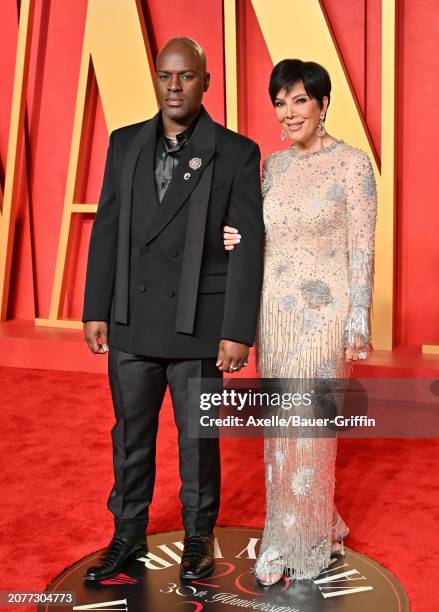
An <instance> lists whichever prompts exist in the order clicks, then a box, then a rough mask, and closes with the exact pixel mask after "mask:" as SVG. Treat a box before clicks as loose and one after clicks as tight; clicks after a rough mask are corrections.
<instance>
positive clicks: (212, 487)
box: [83, 38, 263, 581]
mask: <svg viewBox="0 0 439 612" xmlns="http://www.w3.org/2000/svg"><path fill="white" fill-rule="evenodd" d="M155 83H156V91H157V98H158V101H159V104H160V109H161V110H160V111H159V112H158V113H157V114H156V115H155V116H154V117H153V118H152V119H149V120H148V121H144V122H142V123H138V124H135V125H129V126H127V127H123V128H121V129H118V130H115V131H114V132H112V134H111V136H110V143H109V148H108V154H107V161H106V166H105V173H104V180H103V185H102V191H101V196H100V200H99V206H98V210H97V213H96V218H95V221H94V224H93V230H92V234H91V240H90V247H89V256H88V265H87V278H86V287H85V299H84V312H83V321H84V332H85V339H86V341H87V343H88V345H89V347H90V350H91V351H92V352H93V353H94V354H96V355H104V354H106V353H107V352H108V368H109V380H110V387H111V393H112V399H113V404H114V411H115V417H116V423H115V425H114V427H113V429H112V440H113V457H114V479H115V481H114V486H113V488H112V491H111V493H110V497H109V500H108V508H109V510H110V511H111V512H112V513H113V515H114V520H115V531H114V535H113V538H112V540H111V542H110V544H109V546H108V548H107V549H106V552H105V554H104V555H103V557H102V558H101V559H100V561H99V562H98V564H97V565H95V566H94V567H91V568H89V569H88V570H87V572H86V575H85V578H86V579H87V580H92V581H99V580H104V579H108V578H111V577H112V576H115V575H116V574H118V573H119V572H121V571H122V570H123V569H124V568H125V566H126V565H127V563H128V562H129V560H131V559H133V558H136V557H139V556H141V555H144V554H146V552H147V544H146V528H147V524H148V516H149V514H148V512H149V506H150V503H151V500H152V495H153V489H154V479H155V449H156V435H157V428H158V418H159V411H160V407H161V404H162V401H163V397H164V394H165V391H166V388H167V387H168V386H169V389H170V392H171V397H172V403H173V409H174V415H175V422H176V425H177V428H178V443H179V465H180V477H181V490H180V500H181V503H182V518H183V525H184V529H185V540H184V551H183V555H182V562H181V569H180V575H181V577H182V578H183V579H194V578H201V577H205V576H208V575H209V574H211V573H212V571H213V567H214V562H213V528H214V525H215V521H216V518H217V515H218V510H219V501H220V457H219V440H218V439H217V438H200V437H199V438H195V437H190V436H189V433H188V423H189V420H190V419H191V418H194V417H196V416H197V414H198V415H199V401H198V402H195V401H194V399H193V398H191V396H190V395H189V394H188V379H190V378H196V379H203V378H210V379H212V378H213V379H218V380H219V382H221V378H222V375H223V372H239V370H240V369H241V368H243V367H245V366H246V365H247V360H248V351H249V347H250V346H251V345H252V343H253V339H254V334H255V327H256V318H257V312H258V306H259V295H260V290H261V281H262V235H263V220H262V203H261V192H260V179H259V162H260V152H259V148H258V146H257V145H256V144H255V143H254V142H252V141H251V140H249V139H248V138H245V137H244V136H240V135H238V134H236V133H235V132H232V131H230V130H227V129H225V128H224V127H222V126H221V125H219V124H218V123H215V122H214V121H213V120H212V119H211V117H210V116H209V114H208V113H207V112H206V110H205V109H204V107H203V106H202V98H203V94H204V92H206V91H207V90H208V88H209V83H210V75H209V73H208V72H207V67H206V57H205V54H204V51H203V49H202V48H201V47H200V45H199V44H198V43H196V42H195V41H193V40H191V39H188V38H176V39H172V40H171V41H169V42H168V43H167V44H166V45H165V47H164V48H163V49H162V50H161V51H160V53H159V55H158V57H157V61H156V75H155ZM128 103H129V101H128ZM225 224H228V225H232V226H234V227H239V228H240V230H241V231H244V232H245V235H246V236H248V237H249V240H246V241H245V244H242V245H240V248H239V249H235V250H234V251H232V252H226V251H225V250H224V247H223V242H222V228H223V226H224V225H225Z"/></svg>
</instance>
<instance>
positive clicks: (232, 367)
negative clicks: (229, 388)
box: [229, 365, 238, 372]
mask: <svg viewBox="0 0 439 612" xmlns="http://www.w3.org/2000/svg"><path fill="white" fill-rule="evenodd" d="M237 369H238V368H237V367H235V366H232V365H231V366H229V370H231V371H232V372H235V370H237Z"/></svg>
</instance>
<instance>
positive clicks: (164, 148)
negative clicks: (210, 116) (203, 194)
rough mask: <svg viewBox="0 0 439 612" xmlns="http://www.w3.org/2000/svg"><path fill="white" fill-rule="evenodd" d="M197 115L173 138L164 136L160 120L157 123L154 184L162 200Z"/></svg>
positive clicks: (192, 129) (158, 196)
mask: <svg viewBox="0 0 439 612" xmlns="http://www.w3.org/2000/svg"><path fill="white" fill-rule="evenodd" d="M197 119H198V117H197V118H196V119H195V120H194V121H193V122H192V124H191V125H190V126H189V127H188V128H187V130H185V131H184V132H181V133H180V134H177V138H176V139H175V140H174V139H172V138H169V137H168V136H165V134H164V131H163V123H162V122H161V121H160V122H159V125H158V134H157V145H156V150H155V184H156V189H157V198H158V200H159V202H161V201H162V199H163V196H164V195H165V193H166V190H167V188H168V186H169V183H170V182H171V179H172V176H173V174H174V170H175V168H176V167H177V166H178V163H179V161H180V159H181V156H182V155H183V149H184V148H185V146H186V145H187V143H188V141H189V138H190V137H191V135H192V132H193V131H194V129H195V125H196V123H197Z"/></svg>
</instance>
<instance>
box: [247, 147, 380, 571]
mask: <svg viewBox="0 0 439 612" xmlns="http://www.w3.org/2000/svg"><path fill="white" fill-rule="evenodd" d="M262 191H263V196H264V222H265V231H266V247H265V264H264V283H263V289H262V297H261V310H260V315H259V323H258V338H257V353H258V369H259V371H260V374H261V377H262V378H289V379H291V378H308V379H309V378H314V377H323V378H326V377H346V376H347V375H349V371H348V366H347V365H346V362H345V355H344V347H345V345H346V342H352V341H353V339H354V338H355V335H356V334H359V335H361V336H362V337H363V339H364V341H365V343H366V344H367V342H368V341H369V312H370V303H371V293H372V277H373V260H374V238H375V223H376V187H375V178H374V174H373V169H372V165H371V163H370V160H369V157H368V156H367V154H366V153H364V152H363V151H361V150H360V149H357V148H354V147H351V146H349V145H347V144H345V143H344V142H343V141H339V140H337V141H334V142H333V143H332V144H330V145H329V146H328V147H326V148H324V149H322V150H320V151H317V152H314V153H308V154H305V155H299V154H298V153H297V151H296V150H295V147H294V145H293V146H292V147H290V148H289V149H287V150H285V151H281V152H278V153H274V154H273V155H271V156H269V157H268V158H267V159H266V160H265V162H264V169H263V184H262ZM336 447H337V440H336V438H304V437H298V438H292V437H286V436H282V435H281V436H280V437H278V438H273V437H271V438H270V437H267V438H266V439H265V442H264V452H265V466H266V499H267V503H266V522H265V528H264V534H263V539H262V543H261V550H260V554H259V558H258V560H257V563H256V567H255V569H256V571H257V573H258V574H262V575H264V574H265V575H267V574H270V573H276V572H279V568H283V567H286V568H288V569H289V572H290V575H291V576H292V577H293V578H297V579H306V578H313V577H315V576H317V575H319V574H320V573H321V571H322V570H323V569H324V568H325V567H328V566H329V564H330V553H331V540H332V537H331V526H332V513H333V508H334V505H333V504H334V483H335V457H336Z"/></svg>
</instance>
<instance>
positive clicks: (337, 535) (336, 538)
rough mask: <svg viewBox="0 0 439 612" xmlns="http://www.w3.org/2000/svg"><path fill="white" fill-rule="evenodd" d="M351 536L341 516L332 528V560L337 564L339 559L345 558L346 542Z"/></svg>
mask: <svg viewBox="0 0 439 612" xmlns="http://www.w3.org/2000/svg"><path fill="white" fill-rule="evenodd" d="M348 534H349V527H348V526H347V525H346V523H345V522H344V520H343V519H342V518H341V516H340V515H338V517H337V521H336V522H335V523H334V525H333V526H332V548H331V559H332V562H333V563H335V561H337V560H338V559H342V558H343V557H344V556H345V552H344V540H345V538H346V537H347V535H348Z"/></svg>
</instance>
